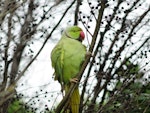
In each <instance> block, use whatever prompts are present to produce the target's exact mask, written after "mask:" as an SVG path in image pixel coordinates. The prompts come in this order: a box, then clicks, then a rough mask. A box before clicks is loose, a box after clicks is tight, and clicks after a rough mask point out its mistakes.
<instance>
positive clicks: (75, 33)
mask: <svg viewBox="0 0 150 113" xmlns="http://www.w3.org/2000/svg"><path fill="white" fill-rule="evenodd" d="M63 35H65V37H67V38H71V39H75V40H78V41H81V42H82V41H83V40H84V37H85V35H84V32H83V31H82V29H81V28H80V27H78V26H71V27H68V28H66V30H65V31H64V33H63Z"/></svg>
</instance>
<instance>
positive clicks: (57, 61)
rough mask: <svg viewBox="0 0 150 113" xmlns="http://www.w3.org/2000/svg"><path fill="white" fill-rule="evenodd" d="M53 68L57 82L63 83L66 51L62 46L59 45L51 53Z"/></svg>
mask: <svg viewBox="0 0 150 113" xmlns="http://www.w3.org/2000/svg"><path fill="white" fill-rule="evenodd" d="M51 60H52V67H53V68H54V69H55V80H58V81H59V82H60V83H61V82H62V81H63V65H64V62H63V61H64V50H63V48H62V44H61V43H58V44H57V45H56V46H55V48H54V49H53V50H52V53H51Z"/></svg>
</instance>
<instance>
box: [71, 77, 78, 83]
mask: <svg viewBox="0 0 150 113" xmlns="http://www.w3.org/2000/svg"><path fill="white" fill-rule="evenodd" d="M70 82H73V83H78V79H77V78H71V79H70Z"/></svg>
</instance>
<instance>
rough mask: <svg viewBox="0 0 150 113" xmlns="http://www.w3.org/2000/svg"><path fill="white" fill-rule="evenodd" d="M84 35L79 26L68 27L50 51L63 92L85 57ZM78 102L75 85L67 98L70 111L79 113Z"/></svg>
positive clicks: (67, 87) (67, 88) (78, 97)
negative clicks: (68, 98)
mask: <svg viewBox="0 0 150 113" xmlns="http://www.w3.org/2000/svg"><path fill="white" fill-rule="evenodd" d="M84 37H85V35H84V32H83V31H82V29H81V28H80V27H78V26H72V27H68V28H67V29H66V30H65V31H64V32H63V34H62V37H61V39H60V41H59V42H58V44H57V45H56V46H55V47H54V48H53V50H52V52H51V61H52V67H53V68H54V69H55V73H54V74H55V79H57V80H58V81H59V83H60V84H61V86H62V89H63V90H64V91H65V93H66V92H67V91H68V90H69V88H70V84H71V82H70V81H71V80H72V79H73V78H75V77H76V75H77V74H78V72H79V71H80V68H81V66H82V63H83V61H84V59H85V55H86V47H85V46H84V45H83V44H82V40H83V39H84ZM79 104H80V95H79V89H78V87H77V88H75V90H74V92H73V94H72V95H71V98H70V100H69V109H70V112H71V113H79Z"/></svg>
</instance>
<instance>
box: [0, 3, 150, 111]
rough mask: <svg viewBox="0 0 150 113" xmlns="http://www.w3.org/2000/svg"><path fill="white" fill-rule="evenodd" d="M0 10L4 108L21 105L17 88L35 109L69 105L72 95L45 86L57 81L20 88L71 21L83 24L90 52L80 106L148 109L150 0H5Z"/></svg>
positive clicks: (1, 107)
mask: <svg viewBox="0 0 150 113" xmlns="http://www.w3.org/2000/svg"><path fill="white" fill-rule="evenodd" d="M0 12H1V13H0V53H1V54H0V112H1V113H5V112H6V110H7V109H8V107H9V106H11V105H13V104H17V105H19V104H18V101H16V102H14V103H13V101H12V98H14V96H16V95H18V94H19V95H22V94H23V96H21V98H22V100H24V102H23V103H27V105H29V106H30V107H31V106H33V105H34V103H35V104H36V105H37V106H36V105H35V106H34V107H35V108H37V112H42V111H43V112H44V111H45V112H51V111H58V112H60V111H61V110H62V109H65V108H66V106H65V103H67V100H68V97H64V99H63V101H61V102H60V98H61V97H62V96H61V91H60V90H57V91H53V90H51V89H55V88H51V89H50V90H48V89H46V87H47V86H50V87H52V86H54V84H53V83H54V81H51V82H50V83H49V84H46V83H44V85H43V86H39V88H37V89H36V91H33V89H32V88H27V89H26V88H24V89H26V90H22V91H19V90H17V89H19V88H20V89H21V88H22V87H25V86H26V85H27V82H25V83H23V84H21V85H20V83H21V79H24V78H25V76H27V75H30V74H31V73H29V71H30V70H33V69H34V68H36V67H33V64H34V63H35V62H36V60H38V59H37V58H38V57H39V55H40V54H41V52H42V50H44V47H45V46H46V44H48V45H53V42H54V43H56V41H57V40H58V39H59V37H60V35H61V32H62V31H63V29H64V28H65V27H66V26H69V25H79V26H80V27H81V28H83V30H84V31H85V33H86V40H85V42H84V44H85V46H86V47H87V51H89V52H91V53H92V57H91V56H88V57H87V58H86V60H85V62H84V64H83V66H82V69H81V72H79V74H78V76H77V77H78V78H79V80H80V79H81V80H80V84H79V86H80V94H81V102H80V112H84V113H91V112H95V113H107V112H110V113H111V112H112V113H113V112H118V113H119V112H124V113H127V112H130V113H133V112H136V113H141V112H143V113H148V112H150V111H149V109H148V108H149V107H150V104H149V103H150V102H149V100H150V99H149V93H150V91H149V89H150V86H149V82H150V74H149V73H150V72H149V71H150V60H149V56H150V32H149V30H150V27H149V25H150V19H149V16H150V13H149V12H150V2H149V0H145V1H144V0H132V1H130V0H92V1H90V0H82V1H81V0H57V1H55V0H50V1H47V0H41V1H39V0H22V1H21V0H13V1H10V0H1V1H0ZM57 37H58V38H57ZM39 43H40V44H39ZM47 52H50V50H49V51H47ZM48 57H49V56H48ZM48 62H50V60H49V61H48ZM38 65H39V64H38ZM37 73H38V72H37ZM52 74H53V73H52V72H51V75H50V76H49V78H51V79H52ZM48 75H49V73H48ZM28 80H30V77H29V78H28ZM73 87H74V85H73V86H72V89H73ZM22 89H23V88H22ZM72 89H71V90H72ZM31 90H32V92H34V93H32V95H30V96H29V95H28V93H27V92H30V91H31ZM71 90H70V92H69V93H68V96H69V94H71ZM25 91H26V92H25ZM41 103H42V104H41ZM58 103H60V104H59V105H58ZM57 106H58V107H57ZM60 106H61V107H60ZM29 112H30V111H29Z"/></svg>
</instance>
